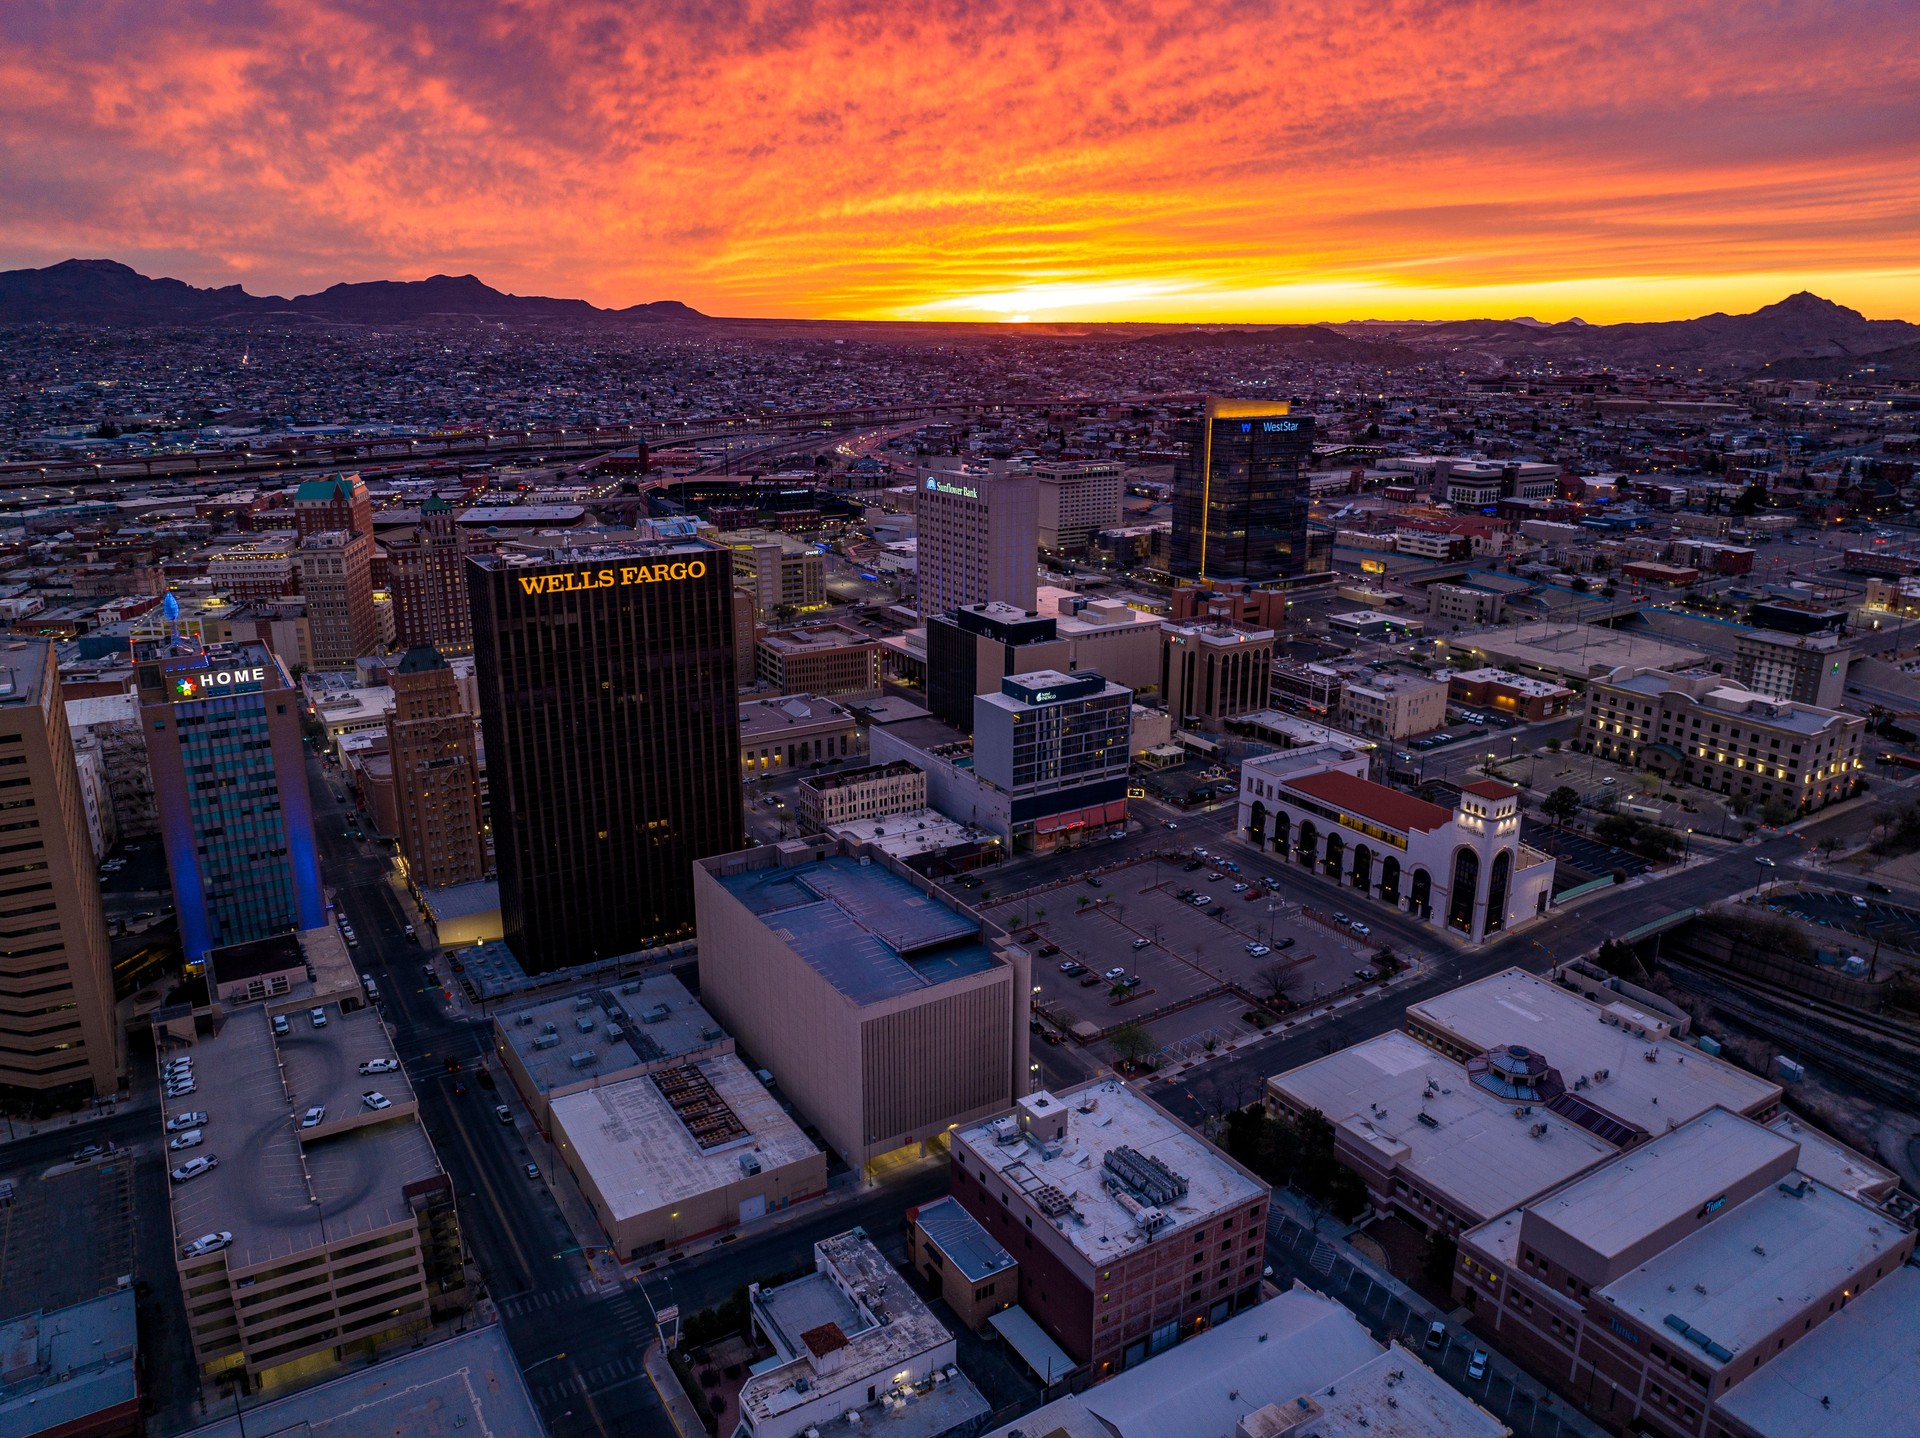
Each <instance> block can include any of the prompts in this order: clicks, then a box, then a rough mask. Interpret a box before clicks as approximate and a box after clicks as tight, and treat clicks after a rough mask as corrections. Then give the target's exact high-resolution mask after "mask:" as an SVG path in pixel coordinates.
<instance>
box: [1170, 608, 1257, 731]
mask: <svg viewBox="0 0 1920 1438" xmlns="http://www.w3.org/2000/svg"><path fill="white" fill-rule="evenodd" d="M1274 642H1275V634H1274V631H1273V630H1271V629H1259V628H1252V627H1250V626H1246V625H1241V624H1233V623H1217V622H1216V623H1192V622H1185V623H1179V622H1170V623H1163V624H1162V625H1161V626H1160V699H1161V702H1162V703H1163V704H1164V705H1165V706H1166V708H1167V712H1168V713H1170V714H1172V715H1173V716H1174V717H1175V718H1176V719H1177V720H1179V721H1180V722H1181V723H1182V724H1187V725H1198V726H1199V727H1201V728H1205V729H1218V728H1220V727H1221V725H1222V724H1224V723H1225V721H1226V720H1228V719H1231V718H1233V717H1234V716H1235V715H1238V714H1247V713H1251V712H1252V711H1253V710H1256V709H1264V708H1266V707H1267V695H1268V688H1269V685H1270V684H1271V682H1272V675H1273V650H1274Z"/></svg>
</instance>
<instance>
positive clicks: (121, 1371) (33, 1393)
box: [0, 1286, 146, 1438]
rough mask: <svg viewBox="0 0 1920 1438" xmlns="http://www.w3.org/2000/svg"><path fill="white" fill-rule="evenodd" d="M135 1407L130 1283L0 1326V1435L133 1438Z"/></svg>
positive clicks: (141, 1426)
mask: <svg viewBox="0 0 1920 1438" xmlns="http://www.w3.org/2000/svg"><path fill="white" fill-rule="evenodd" d="M140 1407H141V1404H140V1361H139V1353H138V1344H137V1342H136V1334H135V1324H134V1293H133V1289H132V1287H131V1286H129V1287H127V1288H124V1289H121V1290H120V1291H119V1292H117V1293H107V1294H102V1295H101V1296H100V1297H98V1298H91V1299H88V1300H87V1301H86V1302H84V1303H76V1304H73V1305H72V1306H71V1307H68V1308H59V1309H55V1310H53V1311H52V1312H42V1311H40V1310H38V1309H35V1310H33V1311H32V1312H29V1313H23V1314H21V1315H20V1316H18V1317H16V1318H10V1319H7V1320H6V1321H5V1322H0V1434H5V1435H7V1438H31V1435H35V1434H38V1435H41V1438H135V1435H137V1434H142V1433H145V1432H146V1423H145V1421H144V1419H143V1418H142V1415H141V1411H140Z"/></svg>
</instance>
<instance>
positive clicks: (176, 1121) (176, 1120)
mask: <svg viewBox="0 0 1920 1438" xmlns="http://www.w3.org/2000/svg"><path fill="white" fill-rule="evenodd" d="M206 1121H207V1116H206V1115H205V1114H204V1113H177V1114H175V1115H174V1116H173V1117H172V1118H170V1119H168V1120H167V1132H168V1133H179V1132H180V1131H181V1130H183V1129H189V1128H198V1127H200V1125H201V1124H203V1123H205V1122H206Z"/></svg>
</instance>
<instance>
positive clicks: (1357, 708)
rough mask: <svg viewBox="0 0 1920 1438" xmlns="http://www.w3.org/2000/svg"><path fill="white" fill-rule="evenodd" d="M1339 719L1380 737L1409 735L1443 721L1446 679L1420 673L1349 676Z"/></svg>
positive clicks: (1393, 737) (1377, 673) (1427, 730)
mask: <svg viewBox="0 0 1920 1438" xmlns="http://www.w3.org/2000/svg"><path fill="white" fill-rule="evenodd" d="M1339 719H1340V722H1341V723H1342V724H1344V725H1346V726H1347V727H1348V728H1350V729H1355V730H1357V731H1359V732H1360V733H1362V734H1372V735H1375V736H1377V737H1379V738H1382V739H1412V738H1414V737H1416V736H1417V735H1421V734H1431V733H1432V732H1433V731H1434V730H1435V729H1438V728H1439V727H1440V726H1441V725H1443V724H1445V723H1446V722H1447V681H1446V680H1444V679H1429V678H1427V677H1426V676H1425V675H1423V674H1401V673H1391V672H1389V673H1379V672H1376V673H1374V674H1371V675H1366V676H1356V677H1349V679H1348V680H1347V684H1346V688H1345V689H1344V690H1343V691H1342V693H1341V695H1340V713H1339Z"/></svg>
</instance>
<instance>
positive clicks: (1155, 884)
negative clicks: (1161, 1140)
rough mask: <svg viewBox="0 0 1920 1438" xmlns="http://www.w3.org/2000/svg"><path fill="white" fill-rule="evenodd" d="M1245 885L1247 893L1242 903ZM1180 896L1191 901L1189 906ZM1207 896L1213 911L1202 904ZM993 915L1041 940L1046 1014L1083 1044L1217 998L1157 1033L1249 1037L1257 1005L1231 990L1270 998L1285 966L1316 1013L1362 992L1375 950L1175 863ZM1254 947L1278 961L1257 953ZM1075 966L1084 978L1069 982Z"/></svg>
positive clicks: (1293, 908)
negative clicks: (1245, 1030)
mask: <svg viewBox="0 0 1920 1438" xmlns="http://www.w3.org/2000/svg"><path fill="white" fill-rule="evenodd" d="M1216 874H1217V875H1219V877H1218V878H1214V877H1212V876H1213V875H1216ZM1235 884H1246V885H1247V887H1246V888H1245V889H1244V890H1243V891H1242V892H1241V893H1238V894H1236V893H1234V892H1233V886H1234V885H1235ZM1182 890H1191V891H1192V894H1191V897H1190V898H1188V899H1182V898H1180V897H1179V894H1180V892H1181V891H1182ZM1202 897H1204V898H1206V899H1208V900H1210V902H1209V903H1207V904H1204V905H1196V904H1195V903H1194V902H1192V900H1193V899H1197V898H1202ZM1082 899H1085V900H1086V901H1087V902H1086V903H1085V904H1082V903H1081V902H1080V901H1081V900H1082ZM1214 909H1218V910H1219V911H1220V912H1219V913H1218V914H1214V913H1211V912H1209V911H1210V910H1214ZM989 912H990V913H991V915H992V917H993V918H994V919H996V920H997V921H998V922H1000V923H1003V924H1005V925H1007V926H1008V927H1009V928H1010V929H1013V930H1014V931H1015V932H1016V933H1033V934H1034V935H1035V936H1036V938H1035V943H1036V953H1037V957H1036V960H1035V967H1034V983H1035V985H1036V986H1037V987H1038V988H1039V990H1040V993H1039V995H1038V999H1039V1003H1040V1006H1041V1007H1042V1008H1043V1010H1044V1011H1045V1012H1046V1013H1047V1014H1048V1015H1049V1016H1050V1017H1051V1018H1052V1019H1053V1021H1054V1022H1055V1023H1056V1024H1058V1025H1059V1026H1060V1027H1061V1028H1063V1029H1066V1030H1068V1031H1070V1032H1079V1033H1082V1034H1087V1033H1090V1032H1093V1031H1098V1030H1103V1029H1106V1028H1110V1027H1112V1026H1113V1025H1114V1024H1117V1023H1120V1022H1123V1021H1124V1020H1126V1019H1127V1018H1130V1017H1134V1016H1137V1015H1145V1014H1152V1013H1156V1012H1158V1011H1161V1010H1164V1009H1165V1008H1166V1007H1167V1006H1168V1005H1171V1004H1179V1003H1183V1002H1186V1001H1191V1000H1194V999H1197V998H1199V997H1200V996H1202V995H1208V994H1217V995H1219V997H1218V999H1217V1000H1209V1001H1208V1002H1207V1003H1206V1004H1200V1005H1195V1006H1194V1007H1193V1008H1192V1009H1183V1010H1182V1011H1181V1012H1179V1013H1178V1014H1173V1015H1168V1016H1166V1018H1165V1019H1164V1020H1161V1021H1156V1022H1154V1023H1152V1024H1151V1025H1150V1031H1151V1032H1153V1033H1154V1034H1155V1036H1156V1037H1160V1038H1163V1039H1165V1040H1172V1039H1176V1038H1180V1037H1184V1036H1188V1035H1192V1034H1199V1033H1202V1032H1204V1031H1207V1030H1210V1029H1213V1028H1216V1027H1218V1028H1222V1029H1230V1028H1231V1027H1233V1026H1235V1025H1240V1026H1243V1027H1244V1025H1243V1024H1242V1021H1241V1019H1240V1015H1242V1014H1244V1013H1246V1012H1247V1011H1248V1007H1249V1006H1248V1004H1247V1003H1246V1002H1245V1001H1244V1000H1241V999H1235V998H1232V997H1231V996H1230V995H1227V994H1225V993H1223V992H1222V991H1223V990H1224V989H1225V987H1226V986H1227V985H1228V984H1232V985H1233V986H1235V987H1236V988H1239V989H1241V990H1243V991H1244V992H1246V993H1249V994H1252V995H1255V996H1257V997H1262V998H1265V997H1267V982H1266V979H1265V975H1266V972H1267V971H1268V970H1270V969H1272V968H1273V967H1274V966H1275V965H1276V964H1278V965H1283V966H1284V968H1285V971H1286V973H1287V974H1288V976H1289V980H1290V989H1289V996H1290V998H1291V999H1292V1000H1293V1001H1294V1002H1295V1003H1306V1002H1310V1001H1311V1000H1312V999H1313V998H1315V997H1317V996H1319V995H1323V994H1328V993H1332V992H1335V991H1337V990H1339V989H1341V988H1344V987H1346V986H1347V985H1349V984H1352V983H1354V982H1355V980H1356V973H1355V971H1356V969H1358V968H1360V967H1362V966H1364V965H1365V964H1366V962H1367V960H1368V957H1369V955H1370V954H1371V953H1372V952H1373V943H1372V942H1370V941H1369V940H1368V939H1366V938H1363V937H1361V936H1359V935H1354V934H1350V933H1345V932H1340V931H1336V930H1334V929H1332V928H1329V927H1328V926H1326V925H1324V924H1321V923H1318V922H1316V921H1314V920H1312V919H1307V918H1304V917H1302V915H1301V913H1300V907H1299V904H1298V903H1297V902H1295V901H1292V900H1289V899H1288V898H1286V897H1285V896H1284V895H1282V894H1280V893H1278V892H1273V893H1267V892H1265V891H1264V890H1262V889H1261V888H1260V887H1259V886H1257V885H1254V884H1251V883H1249V882H1248V880H1247V879H1245V878H1242V877H1237V876H1236V875H1235V874H1233V873H1232V872H1231V871H1229V870H1224V869H1219V868H1200V869H1196V870H1193V871H1192V872H1187V871H1186V870H1184V869H1183V867H1182V866H1181V865H1180V864H1174V863H1160V864H1157V865H1156V864H1155V863H1153V862H1150V861H1148V862H1141V863H1136V864H1132V865H1129V866H1127V867H1125V868H1123V869H1119V870H1115V871H1113V872H1111V873H1109V874H1107V875H1105V876H1104V877H1103V878H1102V880H1101V883H1100V885H1099V887H1097V888H1096V887H1095V886H1093V885H1091V884H1089V883H1086V882H1075V883H1070V884H1064V885H1061V886H1059V887H1057V888H1054V889H1049V890H1046V891H1043V892H1041V893H1039V894H1035V895H1032V896H1030V897H1029V898H1027V899H1025V900H1022V901H1020V902H1017V903H1011V904H999V905H995V906H993V907H992V908H991V909H990V910H989ZM1374 942H1377V941H1374ZM1249 945H1257V946H1262V947H1265V948H1267V949H1268V950H1269V952H1267V953H1257V952H1249V947H1248V946H1249ZM1048 948H1055V949H1057V952H1054V953H1046V952H1044V950H1045V949H1048ZM1067 964H1073V965H1078V966H1084V970H1085V971H1084V972H1080V973H1067V972H1063V969H1062V966H1063V965H1067ZM1109 974H1113V975H1114V977H1113V978H1109V977H1108V975H1109ZM1128 978H1137V979H1138V980H1139V982H1138V983H1137V984H1136V985H1134V986H1133V987H1132V988H1131V990H1130V991H1129V992H1128V993H1127V994H1125V995H1124V996H1116V995H1115V994H1114V993H1113V992H1112V990H1113V988H1114V985H1115V984H1116V983H1117V982H1120V981H1121V980H1123V979H1128ZM1216 1010H1217V1012H1216ZM1083 1026H1084V1027H1083Z"/></svg>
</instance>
